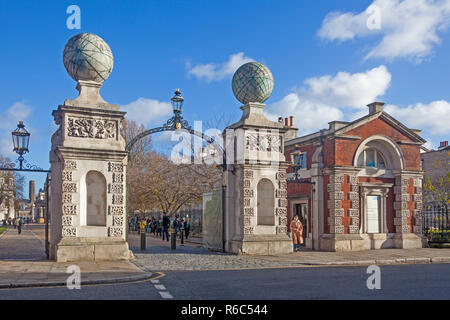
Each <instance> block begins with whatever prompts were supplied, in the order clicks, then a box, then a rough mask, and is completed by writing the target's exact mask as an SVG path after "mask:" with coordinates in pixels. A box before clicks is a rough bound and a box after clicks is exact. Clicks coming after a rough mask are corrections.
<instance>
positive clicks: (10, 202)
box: [0, 172, 15, 220]
mask: <svg viewBox="0 0 450 320" xmlns="http://www.w3.org/2000/svg"><path fill="white" fill-rule="evenodd" d="M14 199H15V192H14V175H13V174H12V172H7V173H5V172H3V173H1V174H0V220H7V219H8V218H10V217H11V218H14V217H15V210H14Z"/></svg>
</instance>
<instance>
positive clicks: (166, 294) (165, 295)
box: [158, 291, 173, 299]
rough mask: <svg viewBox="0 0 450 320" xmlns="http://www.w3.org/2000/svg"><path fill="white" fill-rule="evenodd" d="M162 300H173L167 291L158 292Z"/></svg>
mask: <svg viewBox="0 0 450 320" xmlns="http://www.w3.org/2000/svg"><path fill="white" fill-rule="evenodd" d="M158 292H159V294H160V295H161V297H162V298H164V299H173V297H172V295H171V294H170V293H169V292H167V291H158Z"/></svg>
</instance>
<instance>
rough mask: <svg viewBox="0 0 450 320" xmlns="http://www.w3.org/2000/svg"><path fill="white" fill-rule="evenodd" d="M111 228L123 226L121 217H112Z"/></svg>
mask: <svg viewBox="0 0 450 320" xmlns="http://www.w3.org/2000/svg"><path fill="white" fill-rule="evenodd" d="M113 226H118V227H119V226H123V216H115V217H113Z"/></svg>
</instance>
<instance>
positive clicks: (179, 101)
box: [125, 89, 226, 170]
mask: <svg viewBox="0 0 450 320" xmlns="http://www.w3.org/2000/svg"><path fill="white" fill-rule="evenodd" d="M171 102H172V106H173V117H172V118H170V119H169V120H167V122H166V123H165V124H164V125H163V126H161V127H157V128H152V129H149V130H146V131H144V132H142V133H140V134H138V135H137V136H136V137H134V138H133V139H132V140H131V141H130V142H128V144H127V146H126V148H125V150H126V151H127V152H130V151H131V149H132V148H133V146H134V144H135V143H136V142H137V141H139V140H140V139H142V138H144V137H145V136H148V135H150V134H153V133H158V132H164V131H176V130H185V131H187V132H189V133H190V134H191V135H194V136H197V137H200V138H202V139H203V140H204V141H206V142H207V143H209V144H212V145H213V146H214V147H215V148H216V150H218V151H220V152H222V157H223V159H222V160H223V161H222V167H223V169H224V170H225V169H226V158H225V157H226V154H225V151H224V149H223V148H222V147H221V146H220V145H219V144H218V143H217V142H216V141H215V140H214V138H211V137H210V136H208V135H206V134H203V133H202V132H198V131H196V130H193V129H192V127H191V126H190V125H189V123H188V122H187V121H186V120H185V119H183V116H182V114H181V111H182V107H183V103H184V98H183V97H182V96H181V91H180V89H177V90H176V91H175V95H174V96H173V97H172V98H171Z"/></svg>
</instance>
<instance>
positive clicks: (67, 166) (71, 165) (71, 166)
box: [64, 160, 77, 170]
mask: <svg viewBox="0 0 450 320" xmlns="http://www.w3.org/2000/svg"><path fill="white" fill-rule="evenodd" d="M64 170H77V162H76V161H75V160H65V161H64Z"/></svg>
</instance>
